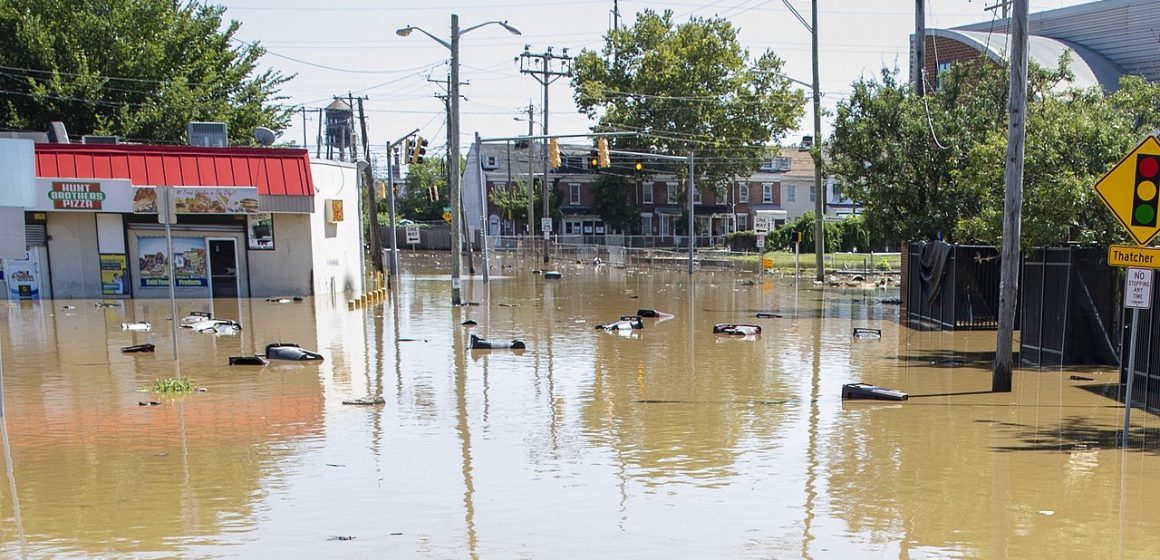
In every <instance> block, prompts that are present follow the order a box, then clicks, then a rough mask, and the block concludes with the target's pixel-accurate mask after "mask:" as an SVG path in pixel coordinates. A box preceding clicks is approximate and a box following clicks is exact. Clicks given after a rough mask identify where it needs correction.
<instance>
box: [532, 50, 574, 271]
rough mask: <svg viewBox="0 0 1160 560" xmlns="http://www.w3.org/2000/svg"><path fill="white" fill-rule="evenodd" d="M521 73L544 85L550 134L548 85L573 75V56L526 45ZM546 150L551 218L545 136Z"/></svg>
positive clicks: (546, 198)
mask: <svg viewBox="0 0 1160 560" xmlns="http://www.w3.org/2000/svg"><path fill="white" fill-rule="evenodd" d="M520 73H521V74H529V75H531V76H532V77H533V78H535V79H536V81H537V82H540V85H542V86H544V106H543V107H542V109H543V113H544V118H543V122H542V123H541V124H542V125H543V130H544V136H547V135H548V86H549V85H551V84H552V82H554V81H556V80H558V79H560V78H569V77H571V76H572V57H570V56H568V49H564V54H562V55H558V54H554V53H553V52H552V47H548V49H547V50H546V51H545V52H542V53H532V52H529V51H528V47H527V46H525V47H524V52H523V53H522V54H520ZM543 146H544V150H543V154H541V155H542V156H543V158H544V184H543V185H541V187H542V190H543V192H544V200H543V205H544V215H543V216H542V218H551V217H552V216H551V212H550V208H549V200H550V199H551V196H549V188H550V187H549V185H550V183H551V182H550V181H549V180H548V139H547V138H545V139H544V142H543ZM549 237H550V235H549V232H544V262H545V263H546V262H548V241H549Z"/></svg>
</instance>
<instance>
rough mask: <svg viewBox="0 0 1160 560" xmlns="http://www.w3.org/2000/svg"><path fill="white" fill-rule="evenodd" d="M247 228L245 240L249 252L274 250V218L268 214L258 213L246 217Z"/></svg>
mask: <svg viewBox="0 0 1160 560" xmlns="http://www.w3.org/2000/svg"><path fill="white" fill-rule="evenodd" d="M246 225H247V226H248V227H247V229H248V232H247V234H248V235H247V236H246V237H247V239H248V240H249V241H248V243H247V244H248V246H249V248H250V250H251V251H273V250H274V216H273V214H270V213H269V212H260V213H258V214H250V215H249V216H246Z"/></svg>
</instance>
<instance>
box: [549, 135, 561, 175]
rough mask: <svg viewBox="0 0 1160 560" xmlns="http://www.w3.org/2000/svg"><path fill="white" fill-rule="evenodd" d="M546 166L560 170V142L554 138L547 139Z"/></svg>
mask: <svg viewBox="0 0 1160 560" xmlns="http://www.w3.org/2000/svg"><path fill="white" fill-rule="evenodd" d="M548 165H549V166H551V167H552V169H559V168H560V142H558V141H557V140H556V139H555V138H550V139H548Z"/></svg>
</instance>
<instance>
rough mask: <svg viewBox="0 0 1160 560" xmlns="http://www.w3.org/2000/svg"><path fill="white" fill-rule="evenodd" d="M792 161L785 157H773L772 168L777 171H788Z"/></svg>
mask: <svg viewBox="0 0 1160 560" xmlns="http://www.w3.org/2000/svg"><path fill="white" fill-rule="evenodd" d="M792 161H793V160H792V159H790V158H787V157H775V158H773V168H774V169H776V170H778V171H789V168H790V162H792Z"/></svg>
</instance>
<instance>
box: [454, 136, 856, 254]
mask: <svg viewBox="0 0 1160 560" xmlns="http://www.w3.org/2000/svg"><path fill="white" fill-rule="evenodd" d="M810 140H811V137H808V136H807V137H805V138H804V139H803V143H802V145H801V146H794V147H783V148H779V149H778V150H777V152H775V154H774V155H772V156H771V157H770V158H769V159H767V160H766V161H765V162H763V163H762V165H761V167H760V168H759V170H758V172H757V173H755V174H753V175H752V176H750V177H747V178H744V179H739V180H737V181H736V182H735V183H734V184H732V185H730V186H729V187H728V188H720V189H716V190H714V189H710V188H703V189H701V188H699V189H696V191H695V192H694V199H693V206H694V228H695V230H696V232H697V235H698V236H699V237H700V238H702V240H701V241H700V242H701V243H708V244H713V243H715V242H717V240H719V239H720V238H722V237H723V236H725V235H726V234H728V233H730V232H733V231H739V230H747V229H750V228H752V226H753V223H754V218H756V217H757V216H759V215H765V216H769V217H771V218H772V220H773V224H774V225H775V227H780V226H781V225H784V224H785V223H786V222H788V221H792V220H794V219H797V218H798V217H800V216H801V215H802V214H803V213H805V212H806V211H812V210H813V209H814V205H815V202H814V201H815V196H816V193H815V189H814V164H813V159H812V157H811V156H810V152H809V147H810ZM541 149H542V148H541V147H540V146H539V145H533V146H532V153H531V155H532V157H531V158H530V161H529V157H528V156H529V149H528V144H527V142H516V143H513V144H512V145H510V146H508V145H504V144H484V145H483V147H482V154H481V155H480V157H479V162H478V165H479V169H480V171H481V176H482V177H483V179H484V181H485V184H486V191H487V193H488V204H487V220H486V223H487V233H488V235H501V236H522V235H526V234H527V232H528V228H529V224H528V223H527V219H526V217H523V218H517V217H514V216H510V215H505V212H504V210H503V209H502V208H500V207H499V205H497V204H495V202H494V200H493V195H492V193H495V192H496V191H501V190H505V189H516V188H520V189H526V188H527V185H528V177H529V174H530V175H531V177H532V184H533V188H534V189H536V191H537V192H541V190H540V189H541V188H542V184H543V180H544V163H543V161H544V160H543V157H542V155H541V153H540V150H541ZM591 150H592V148H591V147H590V146H588V145H562V146H561V164H562V165H561V166H560V167H559V168H557V169H551V170H548V181H549V184H550V185H551V187H552V188H553V189H554V190H555V193H556V196H557V197H558V199H559V208H560V216H559V217H558V218H557V219H556V220H555V221H554V223H553V225H552V231H553V234H554V235H557V236H562V238H561V239H563V240H571V241H575V242H583V243H605V242H616V240H617V239H623V241H624V242H625V243H626V244H629V245H643V246H651V245H659V246H665V245H673V244H678V243H680V240H681V238H683V237H684V235H685V229H686V226H685V223H686V222H685V220H687V219H688V218H687V214H686V211H687V208H688V203H687V199H686V198H685V190H686V184H685V183H684V182H683V181H681V180H678V178H677V177H676V176H673V175H666V174H649V173H644V174H636V173H633V171H631V164H629V163H627V162H622V163H617V162H615V161H614V167H613V172H618V171H619V172H621V173H625V174H626V175H630V176H631V177H632V180H631V187H630V192H627V193H625V197H626V202H628V203H630V204H633V205H635V206H636V207H637V208H639V212H640V222H639V224H638V225H637V227H636V228H635V230H634V231H631V232H622V231H614V230H613V229H612V228H610V227H608V226H607V225H606V224H605V223H604V221H603V219H602V218H601V216H600V215H599V214H598V213H597V211H596V200H595V193H594V189H593V186H594V185H595V183H596V181H597V179H598V178H599V175H600V173H602V172H604V170H601V169H598V168H594V167H593V166H592V165H591V162H590V161H589V154H590V153H591ZM472 154H474V151H473V152H472ZM474 165H476V159H475V157H474V156H469V158H468V171H467V175H465V180H464V185H465V193H464V196H465V201H466V204H467V208H468V211H467V217H468V220H469V223H472V224H478V223H482V222H481V221H480V220H479V213H478V202H476V203H475V204H476V206H475V208H476V210H474V211H473V210H472V202H471V200H472V195H473V194H474V193H473V192H472V190H473V189H472V187H470V186H469V185H472V184H474V185H476V186H478V184H479V183H478V181H477V180H469V179H468V176H470V175H471V173H472V166H474ZM825 197H826V205H827V217H828V218H829V219H836V218H841V217H843V216H844V215H847V214H851V213H856V211H857V207H856V205H855V204H854V203H853V202H852V201H850V200H848V199H845V198H843V197H842V195H841V192H840V189H839V186H838V185H837V184H836V183H835V182H834V181H832V180H828V181H827V182H826V188H825ZM478 199H479V196H478V194H475V196H474V200H475V201H478ZM525 216H526V215H525ZM473 227H474V226H473ZM532 227H533V228H535V230H537V231H536V233H538V230H539V227H540V226H539V224H533V225H532ZM625 234H629V235H627V236H626V235H625ZM610 236H614V237H613V238H612V239H610V238H609V237H610Z"/></svg>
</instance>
